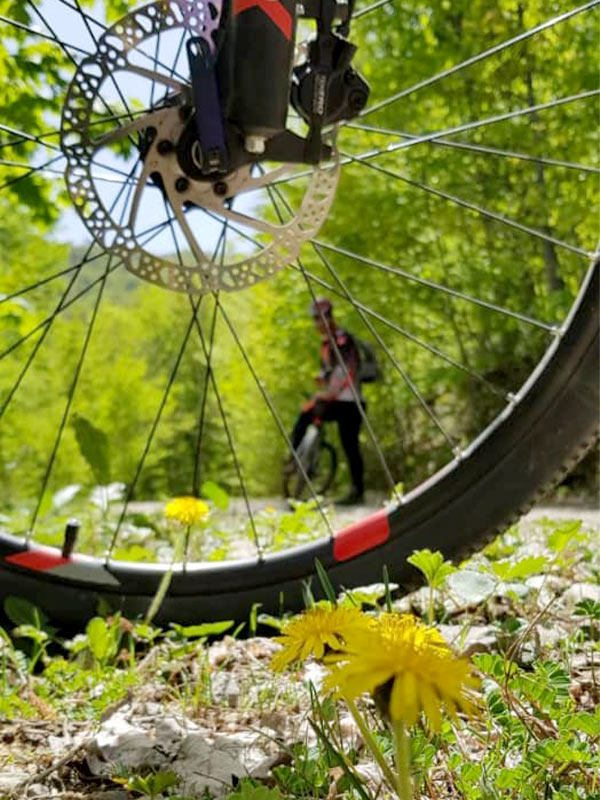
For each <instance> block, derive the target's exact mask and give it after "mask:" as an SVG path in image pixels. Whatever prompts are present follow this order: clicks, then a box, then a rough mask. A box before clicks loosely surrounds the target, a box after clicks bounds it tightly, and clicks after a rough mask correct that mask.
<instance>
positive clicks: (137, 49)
mask: <svg viewBox="0 0 600 800" xmlns="http://www.w3.org/2000/svg"><path fill="white" fill-rule="evenodd" d="M57 2H59V3H61V4H62V5H63V6H65V7H66V8H69V9H71V11H78V13H79V15H80V16H81V17H82V18H83V19H85V20H86V21H87V22H89V23H93V24H94V25H96V26H97V27H98V28H99V29H100V32H101V33H102V34H103V33H106V31H108V30H109V27H108V25H105V24H104V23H103V22H100V20H98V19H96V18H95V17H92V16H91V15H90V14H87V13H86V12H85V11H83V10H82V9H78V8H75V6H74V5H73V4H72V3H70V2H68V0H57ZM132 49H133V50H135V52H136V53H138V54H139V55H140V56H143V57H144V58H145V59H147V60H148V61H150V62H153V58H152V56H150V55H148V53H146V52H145V51H144V50H142V49H141V48H140V47H139V45H137V44H134V46H133V48H132ZM157 63H158V66H159V67H162V68H163V69H166V70H167V71H169V70H170V67H168V66H167V65H166V64H163V63H162V62H161V61H159V62H157ZM175 63H177V62H175ZM172 74H174V75H177V77H179V78H180V79H181V80H182V81H183V82H185V80H186V79H185V78H184V77H183V76H181V75H179V74H178V73H176V72H173V73H172Z"/></svg>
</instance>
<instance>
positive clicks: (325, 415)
mask: <svg viewBox="0 0 600 800" xmlns="http://www.w3.org/2000/svg"><path fill="white" fill-rule="evenodd" d="M363 408H365V404H364V403H363ZM315 410H316V411H317V412H318V416H319V418H320V419H322V420H323V421H324V422H333V421H335V422H337V424H338V430H339V432H340V439H341V441H342V447H343V448H344V453H345V454H346V458H347V459H348V466H349V467H350V475H351V476H352V483H353V484H354V487H355V489H356V490H357V491H358V492H359V493H360V494H362V493H363V472H364V467H363V460H362V456H361V454H360V446H359V444H358V433H359V431H360V425H361V422H362V417H361V413H360V411H359V409H358V408H357V406H356V403H353V402H350V401H346V402H344V401H343V400H334V401H332V402H331V403H326V404H324V405H323V406H322V407H320V408H318V409H315ZM314 416H315V411H304V412H302V413H301V414H300V416H299V417H298V419H297V420H296V424H295V425H294V429H293V431H292V445H293V447H294V449H295V448H297V447H298V445H299V444H300V442H301V441H302V438H303V437H304V434H305V433H306V429H307V428H308V426H309V425H310V423H311V422H312V421H313V418H314Z"/></svg>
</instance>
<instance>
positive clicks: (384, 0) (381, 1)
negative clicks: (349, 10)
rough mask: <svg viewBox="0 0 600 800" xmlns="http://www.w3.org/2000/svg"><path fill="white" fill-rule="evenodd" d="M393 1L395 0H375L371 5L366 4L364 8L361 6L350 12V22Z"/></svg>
mask: <svg viewBox="0 0 600 800" xmlns="http://www.w3.org/2000/svg"><path fill="white" fill-rule="evenodd" d="M394 2H395V0H377V2H376V3H373V4H372V5H370V6H367V7H366V8H361V9H360V10H359V11H355V12H354V13H353V14H352V22H356V20H359V19H362V18H363V17H365V16H366V15H367V14H371V13H372V12H373V11H376V10H377V9H378V8H381V6H387V5H389V4H390V3H394Z"/></svg>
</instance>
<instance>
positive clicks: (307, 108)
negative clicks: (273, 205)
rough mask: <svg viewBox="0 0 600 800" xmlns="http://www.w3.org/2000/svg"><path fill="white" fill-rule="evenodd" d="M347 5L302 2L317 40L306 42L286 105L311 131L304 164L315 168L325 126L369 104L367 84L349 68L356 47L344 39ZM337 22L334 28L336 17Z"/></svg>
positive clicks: (348, 14) (320, 0) (314, 0)
mask: <svg viewBox="0 0 600 800" xmlns="http://www.w3.org/2000/svg"><path fill="white" fill-rule="evenodd" d="M351 14H352V6H351V5H350V6H348V5H338V4H337V3H336V2H335V0H306V2H305V3H304V8H303V13H302V16H304V17H308V18H311V19H315V20H316V22H317V37H316V39H313V40H312V41H311V42H309V46H308V60H307V61H306V62H305V63H304V64H300V65H299V66H297V67H295V68H294V71H293V82H292V93H291V101H292V105H293V106H294V108H295V109H296V111H297V112H298V114H300V116H301V117H302V118H303V119H304V120H305V122H307V123H308V125H309V128H310V131H309V135H308V139H307V143H306V161H308V162H309V163H314V161H315V160H318V159H317V156H318V153H319V152H320V148H321V132H322V129H323V127H324V126H327V125H332V124H333V123H335V122H340V121H341V120H343V119H352V118H353V117H355V116H357V115H358V114H359V113H360V111H361V110H362V109H363V108H364V107H365V105H366V104H367V100H368V99H369V85H368V84H367V82H366V81H365V80H364V78H362V77H361V75H359V73H358V72H357V71H356V70H355V69H354V68H353V67H352V66H351V62H352V59H353V58H354V55H355V53H356V50H357V48H356V45H354V44H352V43H351V42H349V41H348V39H347V38H346V37H347V36H348V33H349V30H350V18H351ZM339 16H342V21H341V22H340V23H339V24H338V25H337V27H336V31H335V32H334V31H333V26H334V23H335V19H336V17H339Z"/></svg>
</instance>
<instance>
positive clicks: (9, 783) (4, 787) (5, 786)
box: [0, 772, 29, 792]
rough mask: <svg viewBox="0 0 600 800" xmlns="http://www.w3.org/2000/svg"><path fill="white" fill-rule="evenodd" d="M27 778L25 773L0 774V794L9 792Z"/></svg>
mask: <svg viewBox="0 0 600 800" xmlns="http://www.w3.org/2000/svg"><path fill="white" fill-rule="evenodd" d="M28 778H29V775H28V774H27V773H26V772H0V792H10V791H12V790H13V789H16V788H17V786H19V784H21V783H23V782H24V781H26V780H27V779H28Z"/></svg>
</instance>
